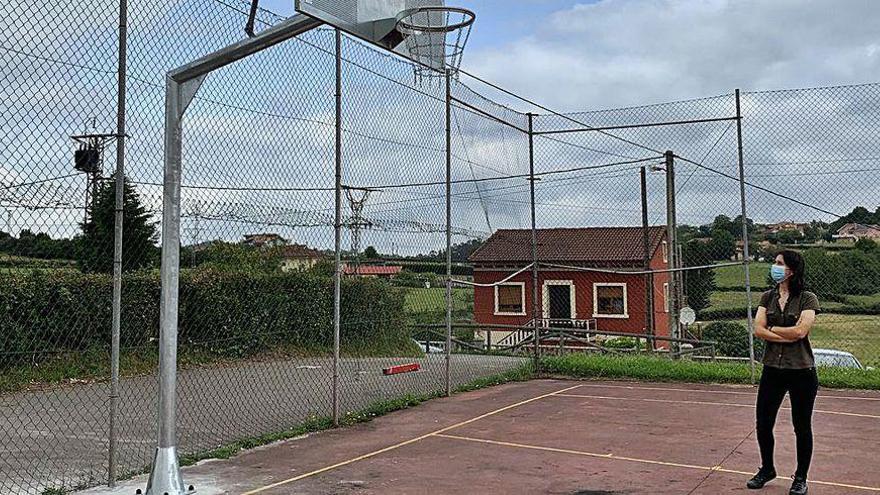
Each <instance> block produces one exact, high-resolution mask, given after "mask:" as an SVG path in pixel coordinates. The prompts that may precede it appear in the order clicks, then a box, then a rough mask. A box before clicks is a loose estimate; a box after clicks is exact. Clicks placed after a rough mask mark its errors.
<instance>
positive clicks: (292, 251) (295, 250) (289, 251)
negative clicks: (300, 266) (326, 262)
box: [281, 244, 324, 259]
mask: <svg viewBox="0 0 880 495" xmlns="http://www.w3.org/2000/svg"><path fill="white" fill-rule="evenodd" d="M281 257H282V258H287V259H293V258H300V259H301V258H306V259H315V258H323V257H324V253H322V252H321V251H318V250H317V249H312V248H310V247H308V246H304V245H302V244H291V245H289V246H284V247H282V248H281Z"/></svg>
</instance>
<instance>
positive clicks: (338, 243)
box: [333, 29, 342, 426]
mask: <svg viewBox="0 0 880 495" xmlns="http://www.w3.org/2000/svg"><path fill="white" fill-rule="evenodd" d="M335 105H336V151H335V153H336V154H335V162H336V182H335V194H334V209H335V218H334V221H333V230H334V245H333V256H334V271H333V425H334V426H339V341H340V338H341V335H340V334H341V331H340V330H341V322H340V317H341V315H342V308H341V304H342V31H340V30H339V29H337V30H336V99H335Z"/></svg>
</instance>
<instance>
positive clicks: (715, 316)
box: [697, 304, 880, 321]
mask: <svg viewBox="0 0 880 495" xmlns="http://www.w3.org/2000/svg"><path fill="white" fill-rule="evenodd" d="M755 311H757V306H755V307H753V308H752V313H754V312H755ZM748 312H749V310H748V308H746V307H745V306H743V307H741V308H725V309H705V310H702V311H697V319H698V320H700V321H716V320H737V319H745V317H746V315H747V314H748ZM822 313H823V314H840V315H880V304H874V305H872V306H852V305H849V306H837V307H835V308H834V309H831V310H828V311H822Z"/></svg>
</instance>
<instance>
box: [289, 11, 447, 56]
mask: <svg viewBox="0 0 880 495" xmlns="http://www.w3.org/2000/svg"><path fill="white" fill-rule="evenodd" d="M444 5H445V0H295V8H296V11H297V12H299V13H301V14H305V15H307V16H310V17H313V18H315V19H318V20H320V21H322V22H324V23H325V24H328V25H330V26H333V27H336V28H339V29H341V30H342V31H345V32H346V33H348V34H351V35H353V36H356V37H358V38H360V39H363V40H365V41H368V42H370V43H373V44H375V45H378V46H380V47H382V48H384V49H386V50H391V51H394V52H396V53H398V54H400V55H403V56H405V57H407V58H414V57H413V54H412V53H410V50H408V48H407V46H406V44H405V43H404V41H405V37H406V35H404V34H403V33H402V32H401V31H399V30H398V29H397V21H398V15H400V14H401V13H402V12H404V11H406V10H407V9H413V8H416V7H442V6H444ZM432 36H434V37H437V36H436V35H432ZM439 45H440V46H441V51H442V46H443V44H442V42H441V43H439ZM419 58H421V59H422V60H419V62H421V63H423V64H426V65H429V66H432V67H433V68H442V67H443V60H444V59H443V53H442V52H441V53H434V54H431V56H430V58H431V59H433V60H424V58H425V57H424V56H420V57H419Z"/></svg>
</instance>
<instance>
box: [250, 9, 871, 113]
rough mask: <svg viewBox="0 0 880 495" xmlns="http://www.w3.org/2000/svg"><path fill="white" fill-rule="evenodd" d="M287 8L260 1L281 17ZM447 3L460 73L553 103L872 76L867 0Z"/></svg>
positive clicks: (590, 104) (634, 100)
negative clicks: (464, 14)
mask: <svg viewBox="0 0 880 495" xmlns="http://www.w3.org/2000/svg"><path fill="white" fill-rule="evenodd" d="M290 3H291V2H290V0H264V3H263V5H265V6H266V7H267V8H269V9H271V10H274V11H276V12H279V13H285V14H289V13H290V12H291V7H290ZM449 3H450V5H451V4H452V2H449ZM454 3H455V4H456V5H461V6H464V7H468V8H470V9H472V10H474V11H475V12H476V13H477V23H476V24H475V26H474V29H473V33H472V38H471V42H470V45H469V49H468V52H467V54H466V55H465V59H464V64H463V65H464V67H465V69H466V70H468V71H470V72H473V73H475V74H478V75H481V76H484V77H486V78H489V79H491V80H493V81H496V82H498V83H501V84H502V85H504V86H505V87H508V88H510V89H512V90H514V91H516V92H518V93H521V94H524V95H527V96H529V97H531V98H535V99H538V100H540V101H541V102H544V103H545V104H549V105H551V106H553V107H555V108H557V109H560V110H567V111H573V110H585V109H591V108H606V107H609V106H626V105H634V104H645V103H652V102H663V101H670V100H676V99H681V98H694V97H700V96H711V95H717V94H722V93H728V92H730V91H731V90H732V89H734V88H737V87H739V88H742V89H744V90H746V89H748V90H763V89H780V88H798V87H811V86H822V85H838V84H852V83H864V82H873V81H875V80H876V79H877V76H878V75H880V29H877V23H876V19H878V18H880V2H877V1H876V0H818V1H817V0H812V1H805V0H598V1H576V0H459V1H457V2H454Z"/></svg>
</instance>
